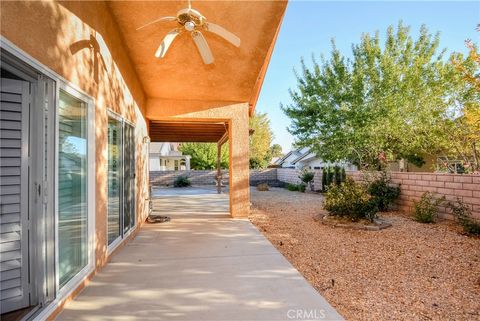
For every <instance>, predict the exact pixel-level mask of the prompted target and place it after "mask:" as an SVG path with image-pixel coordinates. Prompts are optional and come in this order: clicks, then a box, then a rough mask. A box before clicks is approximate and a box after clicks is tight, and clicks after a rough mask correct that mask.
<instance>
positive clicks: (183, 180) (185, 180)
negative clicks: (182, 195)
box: [173, 175, 192, 187]
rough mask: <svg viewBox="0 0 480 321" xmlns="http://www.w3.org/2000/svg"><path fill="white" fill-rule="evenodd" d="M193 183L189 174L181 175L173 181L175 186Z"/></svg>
mask: <svg viewBox="0 0 480 321" xmlns="http://www.w3.org/2000/svg"><path fill="white" fill-rule="evenodd" d="M190 185H192V183H191V182H190V179H189V178H188V176H187V175H179V176H177V177H176V178H175V180H174V181H173V187H187V186H190Z"/></svg>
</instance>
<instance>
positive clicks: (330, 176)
mask: <svg viewBox="0 0 480 321" xmlns="http://www.w3.org/2000/svg"><path fill="white" fill-rule="evenodd" d="M333 176H334V174H333V170H332V169H331V168H330V167H327V189H328V187H329V186H330V185H332V183H333Z"/></svg>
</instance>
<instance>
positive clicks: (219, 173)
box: [217, 142, 222, 194]
mask: <svg viewBox="0 0 480 321" xmlns="http://www.w3.org/2000/svg"><path fill="white" fill-rule="evenodd" d="M217 193H218V194H222V144H221V143H220V142H219V143H217Z"/></svg>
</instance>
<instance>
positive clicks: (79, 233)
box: [58, 90, 88, 287]
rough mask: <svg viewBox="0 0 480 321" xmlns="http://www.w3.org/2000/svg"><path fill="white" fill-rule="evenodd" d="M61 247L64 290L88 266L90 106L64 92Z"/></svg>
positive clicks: (61, 107)
mask: <svg viewBox="0 0 480 321" xmlns="http://www.w3.org/2000/svg"><path fill="white" fill-rule="evenodd" d="M59 98H60V99H59V146H58V162H59V164H58V246H59V252H58V256H59V280H60V287H62V286H63V285H65V284H66V283H67V282H68V281H69V280H70V279H71V278H72V277H74V276H75V275H76V274H77V273H78V272H80V271H81V270H82V269H83V268H84V267H85V266H86V265H87V263H88V254H87V233H88V231H87V230H88V224H87V123H86V120H87V106H86V104H85V103H84V102H83V101H81V100H79V99H77V98H75V97H73V96H71V95H69V94H67V93H66V92H64V91H62V90H60V97H59Z"/></svg>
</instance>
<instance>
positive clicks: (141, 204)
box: [0, 1, 148, 293]
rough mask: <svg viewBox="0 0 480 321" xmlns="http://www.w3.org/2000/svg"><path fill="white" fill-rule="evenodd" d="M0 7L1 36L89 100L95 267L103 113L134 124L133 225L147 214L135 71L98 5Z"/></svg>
mask: <svg viewBox="0 0 480 321" xmlns="http://www.w3.org/2000/svg"><path fill="white" fill-rule="evenodd" d="M0 8H1V10H0V12H1V35H2V37H4V38H5V39H6V40H8V41H10V42H11V43H13V45H15V46H16V47H18V48H19V49H21V50H23V51H24V52H25V53H26V54H28V55H30V56H31V57H33V58H34V59H36V60H37V61H39V62H40V63H42V64H43V65H45V66H46V67H47V68H49V69H50V70H52V71H54V72H55V73H57V74H59V75H60V76H61V77H63V78H64V79H66V80H67V81H68V82H69V83H70V84H72V85H73V86H75V87H76V88H78V89H80V90H81V91H83V92H84V93H86V94H87V95H88V96H90V97H92V98H93V100H94V102H95V130H96V135H95V136H96V137H95V139H96V142H95V143H96V157H95V159H96V173H95V176H96V182H95V186H96V190H95V194H96V215H95V218H96V219H95V225H96V231H95V239H96V266H97V268H98V267H101V266H103V265H104V264H105V263H106V261H107V259H108V256H107V235H106V232H107V176H106V168H107V122H108V114H107V110H111V111H113V112H115V113H117V114H119V115H121V116H122V117H124V118H125V119H127V120H129V121H131V122H132V123H134V124H135V135H136V138H135V140H136V166H137V168H136V183H137V186H136V209H137V219H138V224H137V226H139V225H140V223H141V222H143V221H144V219H145V217H146V215H147V213H148V203H147V202H146V201H145V199H146V198H147V197H148V154H147V146H146V144H145V143H144V139H143V138H144V137H145V136H147V135H148V133H147V123H146V121H145V118H144V112H145V95H144V93H143V90H142V87H141V85H140V83H139V81H138V78H137V75H136V73H135V69H134V68H133V66H132V64H131V63H130V60H129V57H128V55H127V53H126V51H125V47H124V44H123V43H122V37H121V35H120V34H119V33H118V31H117V28H116V23H115V21H114V20H113V18H112V16H111V14H110V11H109V9H108V7H107V4H106V3H104V2H100V1H92V2H61V3H58V2H50V1H32V2H23V1H12V2H5V1H2V2H1V7H0ZM134 234H135V233H133V234H132V235H134ZM78 289H79V288H78ZM78 289H77V291H78ZM74 293H75V292H74Z"/></svg>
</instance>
